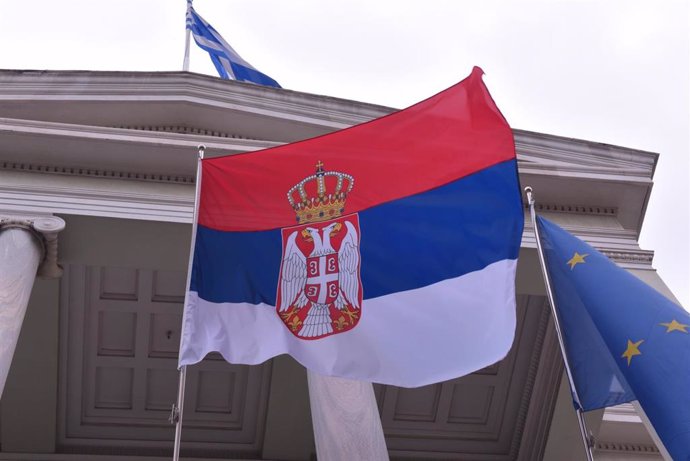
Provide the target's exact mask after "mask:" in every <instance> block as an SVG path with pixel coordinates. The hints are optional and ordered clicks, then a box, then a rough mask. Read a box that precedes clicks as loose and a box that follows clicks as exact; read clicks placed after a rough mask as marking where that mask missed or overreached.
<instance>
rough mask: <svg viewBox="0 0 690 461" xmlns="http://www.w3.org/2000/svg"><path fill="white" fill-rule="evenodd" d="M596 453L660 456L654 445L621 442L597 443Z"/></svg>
mask: <svg viewBox="0 0 690 461" xmlns="http://www.w3.org/2000/svg"><path fill="white" fill-rule="evenodd" d="M595 449H596V452H612V453H614V452H615V453H628V454H631V455H632V454H649V455H660V453H659V449H658V448H657V447H656V446H654V445H645V444H638V443H620V442H596V447H595Z"/></svg>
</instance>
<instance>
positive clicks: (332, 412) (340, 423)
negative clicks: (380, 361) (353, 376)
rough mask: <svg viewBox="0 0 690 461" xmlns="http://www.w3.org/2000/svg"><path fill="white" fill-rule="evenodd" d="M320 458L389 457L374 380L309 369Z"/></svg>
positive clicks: (324, 460)
mask: <svg viewBox="0 0 690 461" xmlns="http://www.w3.org/2000/svg"><path fill="white" fill-rule="evenodd" d="M307 378H308V381H309V401H310V403H311V418H312V425H313V426H314V440H315V442H316V457H317V458H318V459H319V461H352V460H367V461H387V460H388V450H387V448H386V440H385V439H384V437H383V429H382V428H381V418H380V417H379V412H378V409H377V406H376V398H375V397H374V388H373V386H372V385H371V383H366V382H362V381H352V380H349V379H343V378H333V377H328V376H322V375H319V374H316V373H313V372H311V371H307Z"/></svg>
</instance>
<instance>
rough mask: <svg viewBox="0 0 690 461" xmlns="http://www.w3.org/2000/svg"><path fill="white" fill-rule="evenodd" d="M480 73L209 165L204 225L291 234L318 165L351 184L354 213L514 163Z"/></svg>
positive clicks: (349, 205)
mask: <svg viewBox="0 0 690 461" xmlns="http://www.w3.org/2000/svg"><path fill="white" fill-rule="evenodd" d="M482 74H483V72H482V70H481V69H479V68H478V67H475V68H474V70H473V71H472V74H470V76H469V77H467V78H466V79H465V80H463V81H462V82H460V83H458V84H456V85H454V86H452V87H450V88H448V89H447V90H445V91H442V92H441V93H438V94H437V95H435V96H432V97H431V98H429V99H426V100H424V101H422V102H420V103H418V104H415V105H414V106H411V107H409V108H407V109H404V110H401V111H398V112H395V113H392V114H390V115H387V116H385V117H382V118H379V119H376V120H372V121H370V122H367V123H363V124H361V125H357V126H354V127H351V128H347V129H345V130H341V131H337V132H335V133H331V134H327V135H323V136H319V137H316V138H312V139H308V140H305V141H300V142H296V143H293V144H286V145H283V146H279V147H274V148H271V149H266V150H262V151H257V152H250V153H245V154H239V155H230V156H225V157H217V158H212V159H208V160H204V161H203V162H202V168H203V180H202V189H201V202H200V209H199V223H200V224H202V225H204V226H207V227H210V228H213V229H217V230H224V231H254V230H266V229H275V228H280V227H285V226H290V225H294V224H295V223H296V221H295V213H294V211H293V209H292V207H291V206H290V204H289V203H288V200H287V192H288V190H290V188H291V187H292V186H294V185H295V184H297V183H299V182H300V181H301V180H302V179H303V178H305V177H306V176H309V175H312V174H314V172H315V169H314V168H315V165H316V163H317V162H323V165H324V170H325V171H339V172H343V173H347V174H349V175H351V176H353V177H354V188H353V190H352V192H350V194H349V195H348V197H347V202H346V205H345V213H353V212H357V211H361V210H364V209H367V208H370V207H372V206H375V205H378V204H380V203H385V202H388V201H391V200H395V199H398V198H402V197H407V196H410V195H414V194H417V193H420V192H424V191H427V190H430V189H433V188H435V187H439V186H442V185H444V184H447V183H449V182H451V181H454V180H457V179H459V178H462V177H464V176H467V175H469V174H472V173H475V172H477V171H479V170H482V169H484V168H488V167H490V166H493V165H495V164H498V163H501V162H503V161H506V160H510V159H513V158H515V147H514V142H513V135H512V131H511V129H510V127H509V126H508V123H507V122H506V121H505V119H504V118H503V115H501V113H500V111H499V110H498V108H497V107H496V105H495V103H494V102H493V99H492V98H491V96H490V94H489V92H488V90H487V88H486V86H485V85H484V83H483V81H482V78H481V76H482ZM458 199H459V200H462V197H458Z"/></svg>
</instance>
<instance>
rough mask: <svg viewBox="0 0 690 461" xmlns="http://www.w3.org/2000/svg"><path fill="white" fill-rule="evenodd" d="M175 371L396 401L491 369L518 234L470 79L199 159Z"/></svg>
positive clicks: (488, 124) (503, 325) (497, 152)
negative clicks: (274, 375)
mask: <svg viewBox="0 0 690 461" xmlns="http://www.w3.org/2000/svg"><path fill="white" fill-rule="evenodd" d="M201 181H202V182H201V191H200V199H199V210H198V225H197V230H196V237H195V246H194V261H193V266H192V273H191V282H190V287H189V292H188V296H187V302H186V305H185V311H184V318H183V327H182V328H183V330H182V342H181V346H180V359H179V364H180V366H183V365H190V364H194V363H196V362H199V361H200V360H202V359H203V358H204V356H205V355H206V354H208V353H209V352H212V351H218V352H220V354H222V356H223V357H224V358H225V359H226V360H227V361H228V362H231V363H240V364H257V363H261V362H263V361H265V360H267V359H270V358H271V357H274V356H276V355H280V354H290V355H291V356H292V357H294V358H295V359H296V360H297V361H299V362H300V363H301V364H302V365H304V366H305V367H307V368H309V369H310V370H312V371H315V372H317V373H321V374H325V375H331V376H340V377H345V378H351V379H357V380H363V381H371V382H378V383H385V384H393V385H398V386H405V387H415V386H422V385H425V384H429V383H434V382H439V381H443V380H447V379H451V378H455V377H458V376H461V375H465V374H468V373H471V372H473V371H475V370H478V369H481V368H483V367H485V366H488V365H490V364H492V363H494V362H496V361H498V360H500V359H502V358H503V357H504V356H505V355H506V353H507V352H508V350H509V349H510V346H511V344H512V342H513V336H514V332H515V269H516V263H517V257H518V250H519V247H520V239H521V235H522V227H523V209H522V201H521V196H520V190H519V185H518V177H517V164H516V157H515V147H514V142H513V136H512V131H511V129H510V127H509V126H508V124H507V123H506V120H505V119H504V118H503V116H502V115H501V113H500V111H499V110H498V108H497V107H496V105H495V104H494V101H493V100H492V98H491V96H490V95H489V92H488V90H487V89H486V87H485V86H484V83H483V82H482V71H481V69H479V68H475V69H474V70H473V71H472V74H471V75H470V76H469V77H468V78H466V79H465V80H463V81H462V82H460V83H458V84H456V85H455V86H453V87H451V88H449V89H447V90H445V91H443V92H441V93H439V94H437V95H436V96H433V97H431V98H429V99H427V100H425V101H422V102H420V103H418V104H416V105H414V106H412V107H410V108H408V109H405V110H402V111H399V112H395V113H393V114H390V115H387V116H385V117H382V118H379V119H376V120H373V121H370V122H367V123H363V124H361V125H357V126H354V127H351V128H348V129H345V130H341V131H338V132H335V133H332V134H328V135H325V136H320V137H317V138H313V139H309V140H306V141H301V142H297V143H293V144H287V145H283V146H280V147H275V148H271V149H266V150H262V151H258V152H251V153H244V154H238V155H228V156H224V157H217V158H210V159H207V160H203V161H202V165H201Z"/></svg>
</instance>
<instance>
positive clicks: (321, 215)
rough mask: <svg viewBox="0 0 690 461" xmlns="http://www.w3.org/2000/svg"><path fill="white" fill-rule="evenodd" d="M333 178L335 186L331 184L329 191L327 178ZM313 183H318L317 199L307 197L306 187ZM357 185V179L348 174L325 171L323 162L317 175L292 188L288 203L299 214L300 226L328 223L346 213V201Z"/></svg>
mask: <svg viewBox="0 0 690 461" xmlns="http://www.w3.org/2000/svg"><path fill="white" fill-rule="evenodd" d="M329 177H333V178H334V179H335V186H333V184H332V181H329V183H331V190H330V191H328V190H326V189H327V184H326V178H329ZM312 181H315V182H316V197H309V196H307V191H306V190H305V186H306V185H308V184H310V183H311V182H312ZM354 184H355V179H354V178H353V177H352V176H350V175H349V174H347V173H340V172H338V171H324V170H323V163H322V162H321V161H319V162H317V164H316V173H314V174H313V175H311V176H307V177H306V178H304V179H303V180H301V181H300V182H299V183H297V184H295V185H294V186H292V188H291V189H290V190H289V191H288V193H287V198H288V202H290V206H292V209H293V210H295V214H297V222H298V223H300V224H304V223H310V222H317V221H326V220H328V219H333V218H337V217H338V216H340V215H342V214H343V211H345V200H347V194H349V193H350V191H351V190H352V187H353V186H354Z"/></svg>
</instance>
